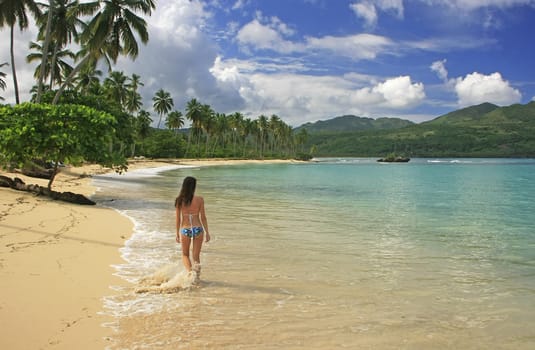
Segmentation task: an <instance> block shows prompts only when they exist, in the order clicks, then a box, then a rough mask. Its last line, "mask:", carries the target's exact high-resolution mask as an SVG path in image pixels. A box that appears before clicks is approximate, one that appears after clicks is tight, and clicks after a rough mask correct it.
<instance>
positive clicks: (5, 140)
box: [0, 103, 126, 189]
mask: <svg viewBox="0 0 535 350" xmlns="http://www.w3.org/2000/svg"><path fill="white" fill-rule="evenodd" d="M116 124H117V120H116V119H115V118H114V117H113V116H112V115H110V114H109V113H105V112H101V111H97V110H95V109H93V108H89V107H86V106H81V105H71V104H62V105H58V106H54V105H47V104H33V103H23V104H19V105H16V106H14V107H11V106H3V107H0V125H1V126H2V127H1V128H0V154H1V157H2V159H1V160H2V161H3V163H7V164H11V165H19V166H23V165H24V164H25V163H27V162H28V161H30V160H34V159H40V160H42V159H45V160H49V161H52V164H53V165H54V171H53V172H52V177H51V178H50V181H49V183H48V188H49V189H50V188H51V187H52V183H53V181H54V177H55V175H56V173H57V168H58V165H59V164H61V163H64V162H69V163H72V164H77V163H80V162H81V161H82V160H84V159H85V160H88V161H93V162H98V163H100V164H104V165H110V166H111V165H113V164H120V165H125V164H126V160H125V159H124V158H123V157H122V156H121V155H120V153H117V152H113V147H110V146H111V145H113V143H114V141H116V136H117V133H116V129H115V125H116ZM6 125H9V127H5V126H6Z"/></svg>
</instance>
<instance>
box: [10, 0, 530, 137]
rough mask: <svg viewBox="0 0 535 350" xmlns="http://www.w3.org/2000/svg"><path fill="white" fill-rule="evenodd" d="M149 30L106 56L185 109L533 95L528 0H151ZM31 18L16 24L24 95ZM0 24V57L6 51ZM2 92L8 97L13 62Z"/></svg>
mask: <svg viewBox="0 0 535 350" xmlns="http://www.w3.org/2000/svg"><path fill="white" fill-rule="evenodd" d="M145 19H146V21H147V22H148V30H149V42H148V43H147V45H142V46H141V47H140V54H139V56H138V57H137V59H136V60H134V61H132V60H131V59H128V58H120V59H119V61H118V62H117V64H116V65H115V66H114V67H113V69H114V70H117V71H123V72H124V73H125V74H127V75H131V74H133V73H135V74H138V75H140V76H141V79H142V81H143V83H144V86H143V87H141V88H140V92H141V94H142V96H143V103H144V109H146V110H147V111H149V112H151V113H152V119H153V120H154V121H155V122H157V120H158V117H157V114H156V113H155V112H154V111H153V109H152V97H153V96H154V94H155V92H156V91H157V90H159V89H164V90H166V91H168V92H170V94H171V96H172V97H173V101H174V109H176V110H178V111H182V112H184V110H185V105H186V103H187V102H188V101H189V100H191V99H192V98H196V99H197V100H198V101H199V102H201V103H203V104H209V105H210V106H211V107H212V109H213V110H214V111H216V112H218V113H227V114H230V113H234V112H241V113H243V114H244V115H245V116H246V117H249V118H251V119H256V118H257V117H258V116H260V115H265V116H268V117H270V116H271V115H274V114H275V115H277V116H279V117H280V118H281V119H282V120H283V121H285V122H286V123H287V124H289V125H292V126H295V127H297V126H299V125H301V124H303V123H306V122H315V121H317V120H327V119H331V118H333V117H336V116H341V115H348V114H352V115H357V116H361V117H370V118H374V119H375V118H379V117H396V118H402V119H407V120H411V121H413V122H417V123H419V122H422V121H427V120H431V119H434V118H436V117H438V116H440V115H443V114H446V113H448V112H451V111H454V110H457V109H459V108H463V107H467V106H471V105H476V104H480V103H483V102H491V103H494V104H497V105H500V106H506V105H511V104H514V103H523V104H525V103H528V102H530V101H534V100H535V65H534V62H535V42H534V41H535V39H533V34H535V0H450V1H447V0H410V1H406V0H205V1H201V0H156V10H155V11H154V12H153V13H152V15H151V16H150V17H145ZM35 34H36V29H35V27H34V26H32V27H31V28H29V29H28V30H26V31H25V32H22V33H20V32H18V31H17V33H16V36H15V40H16V42H15V48H16V60H17V61H16V64H17V66H16V67H17V75H18V79H19V87H20V92H21V98H22V100H28V99H29V90H30V89H31V87H32V86H33V85H34V84H35V81H34V79H33V71H34V69H35V66H34V65H30V64H28V63H26V62H25V59H24V58H25V56H26V55H27V54H28V53H29V52H30V51H29V49H28V43H29V41H30V40H35V39H34V38H35ZM9 61H10V58H9V31H8V30H6V29H3V30H2V31H0V63H2V62H9ZM2 71H3V72H4V73H6V74H7V77H6V78H5V80H6V84H7V88H6V90H5V91H0V96H3V97H4V98H5V100H6V101H5V102H7V103H13V102H14V93H13V83H12V77H11V68H10V67H6V66H4V67H2Z"/></svg>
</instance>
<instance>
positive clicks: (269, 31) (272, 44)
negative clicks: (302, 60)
mask: <svg viewBox="0 0 535 350" xmlns="http://www.w3.org/2000/svg"><path fill="white" fill-rule="evenodd" d="M276 24H277V26H275V28H273V27H272V26H268V25H263V24H262V23H260V21H259V20H258V19H254V20H252V21H251V22H249V23H248V24H246V25H245V26H243V28H241V29H240V31H239V32H238V34H237V36H236V39H237V40H238V42H239V43H240V44H241V45H243V46H244V47H245V48H248V47H252V48H255V49H260V50H266V49H269V50H273V51H276V52H281V53H290V52H293V51H300V50H302V48H301V47H300V45H297V44H294V43H293V42H291V41H287V40H285V39H284V38H283V37H282V36H281V32H280V30H281V28H282V29H283V31H285V30H286V27H284V26H282V25H281V23H280V21H279V22H277V23H276ZM277 29H278V30H277Z"/></svg>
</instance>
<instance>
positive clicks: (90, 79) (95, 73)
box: [76, 65, 102, 92]
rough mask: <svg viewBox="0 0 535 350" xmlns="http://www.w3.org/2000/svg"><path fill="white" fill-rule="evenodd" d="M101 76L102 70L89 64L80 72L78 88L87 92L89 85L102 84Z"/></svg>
mask: <svg viewBox="0 0 535 350" xmlns="http://www.w3.org/2000/svg"><path fill="white" fill-rule="evenodd" d="M100 76H102V71H100V70H98V69H96V67H95V66H92V65H87V66H85V67H84V68H83V69H82V70H81V71H80V74H78V77H77V80H76V82H77V83H76V89H77V90H79V91H81V92H87V91H88V90H89V87H90V86H91V85H93V84H99V85H100V78H99V77H100Z"/></svg>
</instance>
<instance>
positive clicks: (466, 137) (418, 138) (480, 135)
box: [307, 102, 535, 157]
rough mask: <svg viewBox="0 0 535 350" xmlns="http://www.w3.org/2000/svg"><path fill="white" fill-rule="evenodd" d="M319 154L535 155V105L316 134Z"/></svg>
mask: <svg viewBox="0 0 535 350" xmlns="http://www.w3.org/2000/svg"><path fill="white" fill-rule="evenodd" d="M307 145H308V146H310V147H312V146H314V148H315V150H316V153H315V154H314V155H315V156H370V157H378V156H384V155H386V154H389V153H392V152H396V153H400V154H404V155H407V156H411V157H535V102H530V103H528V104H525V105H521V104H515V105H511V106H507V107H498V106H496V105H493V104H490V103H483V104H481V105H477V106H472V107H468V108H463V109H460V110H457V111H454V112H451V113H448V114H445V115H443V116H440V117H438V118H436V119H433V120H431V121H428V122H424V123H420V124H412V125H409V126H405V127H401V128H396V129H389V130H384V129H383V130H366V131H351V132H328V131H322V132H317V133H314V132H312V131H309V139H308V143H307Z"/></svg>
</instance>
